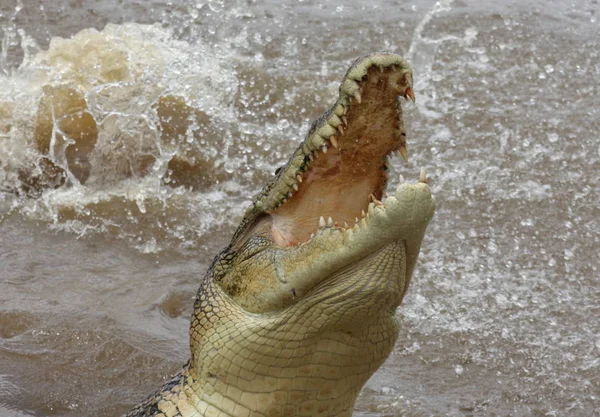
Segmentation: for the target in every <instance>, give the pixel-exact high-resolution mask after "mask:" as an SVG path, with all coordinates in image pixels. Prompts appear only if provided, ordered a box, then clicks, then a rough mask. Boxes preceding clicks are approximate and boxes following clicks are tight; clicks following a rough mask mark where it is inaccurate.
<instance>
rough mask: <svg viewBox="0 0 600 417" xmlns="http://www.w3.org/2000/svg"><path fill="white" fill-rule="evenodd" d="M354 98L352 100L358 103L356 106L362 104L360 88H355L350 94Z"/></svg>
mask: <svg viewBox="0 0 600 417" xmlns="http://www.w3.org/2000/svg"><path fill="white" fill-rule="evenodd" d="M352 95H353V96H354V98H355V99H356V101H358V104H360V103H361V102H362V97H361V96H360V88H357V89H356V90H355V91H354V94H352Z"/></svg>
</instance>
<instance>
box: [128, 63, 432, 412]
mask: <svg viewBox="0 0 600 417" xmlns="http://www.w3.org/2000/svg"><path fill="white" fill-rule="evenodd" d="M400 96H404V97H405V98H411V99H413V100H414V94H413V91H412V73H411V70H410V67H409V65H408V63H407V62H406V61H405V60H404V59H402V58H401V57H399V56H397V55H393V54H387V53H377V54H372V55H368V56H366V57H363V58H360V59H359V60H357V61H356V62H355V63H354V64H353V65H352V66H351V68H350V69H349V70H348V72H347V73H346V76H345V77H344V79H343V81H342V83H341V86H340V94H339V98H338V100H337V102H336V103H335V104H334V105H333V107H332V108H331V109H329V110H328V111H326V112H325V113H324V114H323V115H322V116H321V117H320V118H319V119H317V120H316V121H315V122H314V123H313V125H312V127H311V129H310V131H309V132H308V134H307V136H306V138H305V140H304V141H303V142H302V143H301V144H300V146H299V147H298V149H297V150H296V151H295V152H294V154H293V155H292V157H291V158H290V160H289V161H288V163H287V164H286V165H284V166H283V167H282V168H281V169H280V170H278V172H277V174H276V175H275V177H274V178H273V179H272V180H271V181H270V182H269V183H268V184H267V185H266V186H265V187H264V189H263V190H262V192H261V193H260V194H259V195H258V196H257V197H256V199H255V201H254V202H253V204H252V205H251V206H250V207H249V208H248V209H247V211H246V213H245V215H244V218H243V219H242V222H241V224H240V226H239V228H238V229H237V231H236V232H235V234H234V236H233V238H232V241H231V243H230V244H229V246H227V247H226V248H225V249H224V250H223V251H222V252H221V253H220V254H218V255H217V256H216V258H215V260H214V262H213V264H212V266H211V267H210V268H209V270H208V271H207V273H206V276H205V278H204V281H203V283H202V285H201V286H200V289H199V290H198V294H197V297H196V301H195V304H194V312H193V314H192V318H191V326H190V349H191V358H190V360H189V362H188V363H187V364H186V365H185V366H184V368H183V370H182V371H181V372H180V373H179V374H177V375H176V376H175V377H174V378H173V379H172V380H170V381H169V382H167V383H166V384H165V385H164V386H163V387H162V388H161V389H160V390H159V391H157V392H156V393H155V394H153V395H151V396H150V397H148V399H146V400H145V401H144V402H142V403H141V404H139V405H138V406H136V407H135V408H134V409H133V410H131V411H130V412H129V413H128V414H127V415H126V416H127V417H142V416H143V417H148V416H159V417H173V416H175V417H179V416H181V417H199V416H236V417H238V416H239V417H242V416H252V417H258V416H350V415H352V411H353V407H354V402H355V400H356V397H357V395H358V393H359V392H360V390H361V388H362V386H363V385H364V384H365V382H366V381H367V379H368V378H369V377H370V376H371V375H372V374H373V373H374V372H375V371H376V370H377V369H378V368H379V367H380V366H381V364H382V363H383V362H384V361H385V359H386V358H387V356H388V355H389V353H390V352H391V350H392V349H393V346H394V342H395V340H396V337H397V335H398V322H397V319H396V317H395V310H396V308H397V307H398V306H399V305H400V303H401V302H402V299H403V297H404V295H405V293H406V290H407V288H408V284H409V282H410V279H411V277H412V273H413V269H414V267H415V263H416V260H417V256H418V254H419V251H420V246H421V241H422V239H423V236H424V233H425V229H426V227H427V225H428V223H429V221H430V220H431V218H432V216H433V212H434V206H435V204H434V200H433V197H432V196H431V193H430V190H429V187H428V185H427V181H426V178H425V175H424V173H423V172H422V173H421V175H420V179H419V181H418V182H416V183H411V184H408V183H401V184H400V185H399V186H398V188H397V189H396V190H395V192H394V193H393V195H391V196H389V197H386V198H384V190H385V186H386V184H387V179H388V172H389V161H388V159H389V157H391V156H392V155H394V154H398V155H401V156H402V157H403V158H404V159H406V155H407V153H406V131H405V128H404V122H403V117H402V106H401V104H400V103H401V100H400Z"/></svg>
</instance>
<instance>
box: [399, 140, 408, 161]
mask: <svg viewBox="0 0 600 417" xmlns="http://www.w3.org/2000/svg"><path fill="white" fill-rule="evenodd" d="M399 152H400V155H401V156H402V159H404V162H408V152H407V151H406V145H405V144H401V145H400V150H399Z"/></svg>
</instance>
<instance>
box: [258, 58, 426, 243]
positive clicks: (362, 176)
mask: <svg viewBox="0 0 600 417" xmlns="http://www.w3.org/2000/svg"><path fill="white" fill-rule="evenodd" d="M400 97H404V98H405V99H407V100H408V99H412V100H413V101H414V99H415V96H414V93H413V90H412V74H411V71H410V67H409V65H408V64H407V63H406V61H404V60H403V59H402V58H401V57H398V56H396V55H391V54H383V53H379V54H375V55H371V56H367V57H364V58H361V59H359V60H357V61H356V62H355V63H354V65H353V66H352V67H351V68H350V70H349V71H348V73H347V74H346V76H345V78H344V81H343V82H342V85H341V87H340V98H339V100H338V102H337V103H336V105H335V106H334V107H333V108H332V109H331V110H330V111H329V112H327V113H325V115H323V116H322V117H321V118H320V119H318V120H317V121H316V122H315V123H314V124H313V127H312V128H311V130H310V132H309V134H308V136H307V138H306V140H305V141H304V143H303V145H302V146H301V147H300V148H299V149H298V150H297V151H296V153H295V154H294V156H293V157H292V159H291V160H290V163H288V165H287V166H286V167H285V169H284V170H282V172H280V173H279V180H278V181H277V184H279V185H277V186H275V189H272V190H271V192H270V193H269V194H270V196H271V197H272V198H273V199H272V200H271V201H269V202H268V203H270V204H266V205H267V207H265V209H266V210H265V211H266V212H267V213H268V214H270V216H271V218H272V225H271V232H272V238H273V240H274V241H275V242H276V243H277V244H278V245H281V246H294V245H298V244H301V243H303V242H306V241H308V240H310V239H311V236H312V235H313V234H315V233H316V232H317V231H318V230H319V229H320V228H322V227H334V228H338V229H341V230H343V229H348V228H351V227H353V226H355V224H357V223H359V222H360V221H361V219H362V218H363V217H365V216H366V212H367V211H368V208H369V204H370V203H373V204H375V205H382V203H381V202H380V200H382V199H383V192H384V189H385V187H386V184H387V180H388V172H389V166H390V165H389V158H390V157H392V155H397V156H401V157H402V158H403V159H404V160H407V150H406V130H405V128H404V122H403V118H402V106H401V100H400ZM420 181H421V182H426V178H425V175H424V172H422V173H421V176H420ZM268 206H272V207H271V208H269V207H268Z"/></svg>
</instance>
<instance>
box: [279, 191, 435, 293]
mask: <svg viewBox="0 0 600 417" xmlns="http://www.w3.org/2000/svg"><path fill="white" fill-rule="evenodd" d="M434 210H435V200H434V198H433V196H432V195H431V191H430V189H429V186H428V185H427V184H425V183H423V182H418V183H416V184H401V185H400V186H399V187H398V188H397V190H396V193H395V195H394V196H391V197H388V198H387V199H385V200H384V202H383V205H382V206H376V205H375V204H373V203H371V204H369V209H368V212H367V216H366V218H364V219H363V220H360V221H359V223H357V225H355V226H354V227H353V228H349V229H347V230H340V229H337V228H334V227H326V228H320V229H319V231H318V232H317V233H316V234H315V236H314V237H313V238H312V239H311V240H309V241H307V242H305V243H303V244H300V245H298V246H293V247H289V248H285V249H281V250H280V251H278V252H277V255H276V256H275V260H274V264H275V270H276V273H277V277H278V280H279V282H280V285H282V286H283V287H284V288H285V287H286V286H289V291H292V290H293V291H294V292H295V293H297V294H299V295H301V294H305V293H306V292H307V291H309V290H310V289H311V288H312V287H314V286H315V285H316V284H318V283H319V282H321V281H322V280H323V277H329V276H331V275H333V274H334V273H335V272H337V271H338V270H340V269H342V268H344V267H345V266H346V265H348V264H351V263H354V262H356V261H357V260H358V259H362V258H364V257H366V256H368V255H370V254H372V253H374V252H376V251H377V250H379V249H381V248H382V247H384V246H386V245H388V244H390V243H392V242H396V241H403V242H405V246H406V257H407V260H406V269H407V270H406V275H407V279H410V276H412V271H413V269H414V266H415V263H416V260H417V257H418V255H419V251H420V248H421V241H422V240H423V236H424V234H425V230H426V228H427V225H428V224H429V221H430V220H431V218H432V217H433V213H434ZM274 296H275V294H274Z"/></svg>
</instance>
